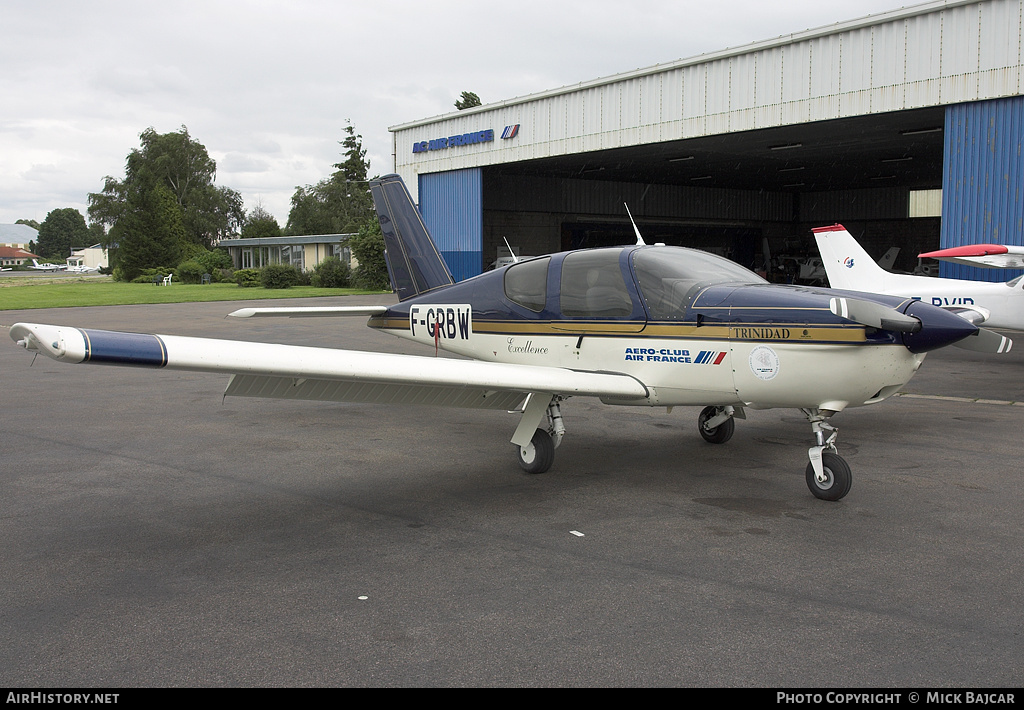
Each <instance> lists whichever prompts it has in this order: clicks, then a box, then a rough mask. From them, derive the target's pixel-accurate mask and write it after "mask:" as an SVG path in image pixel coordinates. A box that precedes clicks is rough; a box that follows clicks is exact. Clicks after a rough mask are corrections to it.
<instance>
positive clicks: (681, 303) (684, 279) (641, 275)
mask: <svg viewBox="0 0 1024 710" xmlns="http://www.w3.org/2000/svg"><path fill="white" fill-rule="evenodd" d="M633 270H634V272H635V273H636V278H637V281H638V282H639V284H640V292H641V293H642V294H643V297H644V302H645V303H646V304H647V310H648V312H649V313H650V315H651V318H656V319H662V318H664V319H669V318H683V317H684V316H685V314H686V309H687V308H688V307H689V305H690V302H691V301H692V300H693V299H694V298H695V297H696V296H697V294H698V293H700V292H701V291H702V290H703V289H704V288H706V287H707V286H711V285H713V284H717V283H741V284H762V283H768V282H767V281H765V280H764V279H762V278H761V277H760V276H758V275H757V274H755V273H754V272H753V271H750V270H749V269H745V268H743V267H742V266H740V265H739V264H737V263H736V262H734V261H729V260H728V259H725V258H723V257H720V256H717V255H715V254H711V253H708V252H705V251H698V250H696V249H683V248H680V247H652V248H650V249H637V250H636V251H635V252H633Z"/></svg>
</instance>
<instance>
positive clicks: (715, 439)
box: [697, 407, 736, 444]
mask: <svg viewBox="0 0 1024 710" xmlns="http://www.w3.org/2000/svg"><path fill="white" fill-rule="evenodd" d="M721 413H722V408H721V407H704V409H702V410H700V415H699V416H698V417H697V430H698V431H699V432H700V435H701V436H703V437H704V441H707V442H710V443H712V444H724V443H725V442H727V441H728V440H729V439H731V438H732V435H733V432H735V431H736V422H735V421H734V420H733V418H732V417H729V418H728V419H726V420H725V421H724V422H722V423H721V424H719V425H718V426H716V427H711V428H708V427H707V426H705V425H706V424H707V422H708V421H709V420H710V419H711V418H712V417H714V416H717V415H718V414H721Z"/></svg>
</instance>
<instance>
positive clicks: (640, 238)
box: [622, 202, 647, 247]
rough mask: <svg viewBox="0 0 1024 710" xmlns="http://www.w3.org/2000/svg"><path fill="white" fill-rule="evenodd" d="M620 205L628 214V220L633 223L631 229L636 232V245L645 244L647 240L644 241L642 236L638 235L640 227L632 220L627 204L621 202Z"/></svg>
mask: <svg viewBox="0 0 1024 710" xmlns="http://www.w3.org/2000/svg"><path fill="white" fill-rule="evenodd" d="M622 206H623V207H625V208H626V214H628V215H629V221H630V222H631V223H632V224H633V231H634V232H636V245H637V246H638V247H639V246H647V242H645V241H644V238H643V237H641V236H640V228H639V227H637V226H636V222H634V221H633V213H632V212H630V211H629V205H627V204H626V203H625V202H623V203H622Z"/></svg>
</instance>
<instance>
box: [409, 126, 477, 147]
mask: <svg viewBox="0 0 1024 710" xmlns="http://www.w3.org/2000/svg"><path fill="white" fill-rule="evenodd" d="M493 142H494V129H493V128H488V129H487V130H486V131H474V132H473V133H463V134H462V135H461V136H448V137H447V138H435V139H434V140H431V141H420V142H418V143H413V144H412V152H413V153H426V152H428V151H431V150H447V149H448V148H455V147H457V146H460V145H474V144H476V143H493Z"/></svg>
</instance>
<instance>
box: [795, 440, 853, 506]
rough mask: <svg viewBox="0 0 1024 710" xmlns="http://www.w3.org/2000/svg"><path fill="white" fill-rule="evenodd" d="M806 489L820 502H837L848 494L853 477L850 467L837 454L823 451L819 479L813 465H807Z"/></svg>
mask: <svg viewBox="0 0 1024 710" xmlns="http://www.w3.org/2000/svg"><path fill="white" fill-rule="evenodd" d="M806 478H807V487H808V488H810V489H811V493H812V494H814V497H816V498H821V499H822V500H833V501H834V500H839V499H840V498H842V497H843V496H845V495H846V494H847V493H849V492H850V486H851V485H852V484H853V475H852V474H851V473H850V465H849V464H848V463H846V461H845V459H843V457H842V456H840V455H839V454H833V453H832V452H830V451H823V452H822V454H821V478H820V479H819V477H818V474H817V473H815V471H814V464H813V463H809V464H807V473H806Z"/></svg>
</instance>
